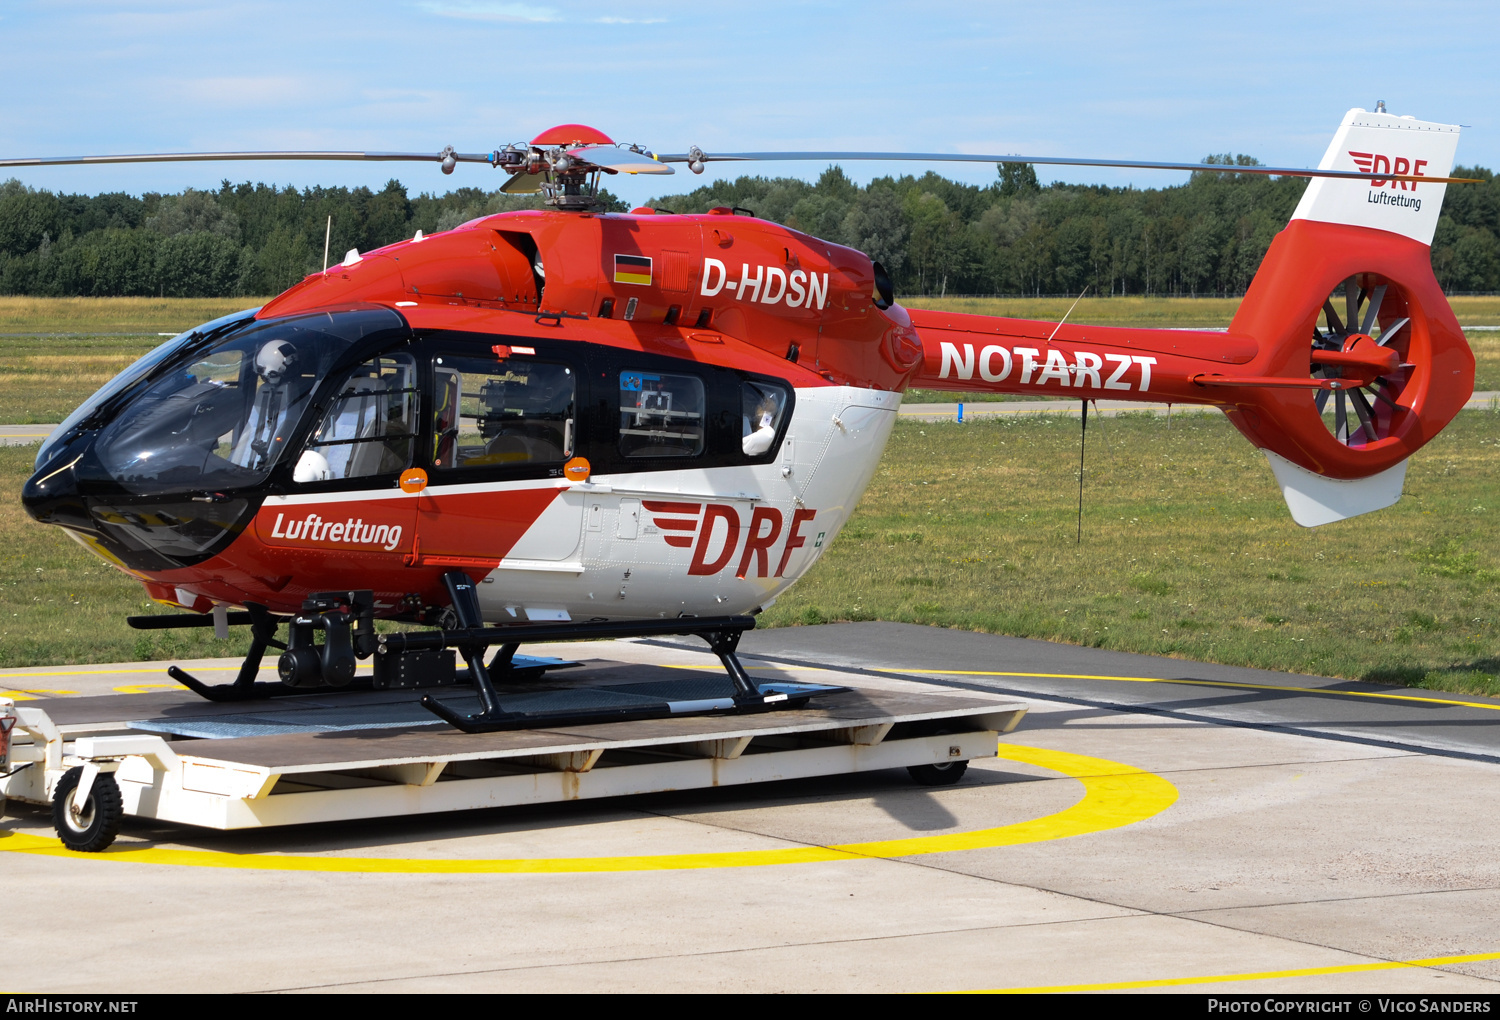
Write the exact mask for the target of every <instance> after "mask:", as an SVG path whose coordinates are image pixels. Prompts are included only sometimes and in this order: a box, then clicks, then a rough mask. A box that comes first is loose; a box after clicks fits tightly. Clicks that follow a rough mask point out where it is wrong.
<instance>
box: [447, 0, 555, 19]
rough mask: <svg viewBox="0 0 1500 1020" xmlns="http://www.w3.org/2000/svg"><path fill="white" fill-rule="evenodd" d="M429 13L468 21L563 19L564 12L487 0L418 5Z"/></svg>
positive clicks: (462, 0)
mask: <svg viewBox="0 0 1500 1020" xmlns="http://www.w3.org/2000/svg"><path fill="white" fill-rule="evenodd" d="M418 6H419V7H421V8H422V10H424V11H426V12H427V13H428V14H436V15H438V16H439V17H443V18H463V19H464V20H466V21H526V22H533V23H536V22H548V21H561V20H563V19H562V14H561V13H560V12H559V11H558V10H557V9H556V8H553V7H533V6H531V5H530V4H515V3H490V2H486V0H448V2H442V0H428V2H426V3H422V4H419V5H418Z"/></svg>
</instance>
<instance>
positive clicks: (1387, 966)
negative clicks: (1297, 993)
mask: <svg viewBox="0 0 1500 1020" xmlns="http://www.w3.org/2000/svg"><path fill="white" fill-rule="evenodd" d="M1489 960H1500V953H1468V954H1466V955H1463V956H1430V957H1428V958H1427V959H1425V960H1382V961H1380V962H1379V963H1346V964H1340V965H1337V966H1333V967H1300V968H1298V969H1296V970H1261V971H1251V972H1248V973H1245V974H1206V975H1202V976H1199V977H1181V978H1156V979H1148V980H1145V981H1104V982H1099V983H1096V984H1086V985H1035V986H1033V987H1031V988H986V989H983V990H982V991H984V992H988V993H993V994H1005V995H1021V994H1036V993H1039V992H1116V991H1126V990H1128V989H1131V988H1173V987H1181V986H1183V985H1217V984H1227V983H1230V982H1233V981H1274V980H1275V979H1277V978H1296V977H1322V976H1324V975H1327V974H1364V973H1369V972H1372V971H1381V970H1402V969H1405V968H1411V967H1447V966H1451V965H1452V964H1455V963H1484V962H1487V961H1489Z"/></svg>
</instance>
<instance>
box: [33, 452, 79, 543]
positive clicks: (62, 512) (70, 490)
mask: <svg viewBox="0 0 1500 1020" xmlns="http://www.w3.org/2000/svg"><path fill="white" fill-rule="evenodd" d="M87 452H88V446H87V444H78V445H76V446H75V447H74V448H72V449H68V450H63V451H60V452H59V454H58V455H57V456H55V457H53V458H51V459H50V460H49V461H48V462H47V464H46V465H45V466H44V467H42V468H40V469H39V470H38V471H37V473H36V474H34V475H32V476H31V477H30V478H28V479H27V480H26V484H25V485H24V486H23V487H22V488H21V505H22V506H24V507H25V508H26V512H27V513H28V514H30V515H31V516H32V517H33V518H34V519H35V520H38V521H40V522H42V523H43V524H58V525H61V526H63V527H65V528H73V529H75V530H82V531H92V530H93V522H92V518H91V517H90V515H89V511H88V506H87V505H86V504H85V503H84V501H83V497H82V495H80V494H79V491H78V473H77V470H76V468H77V466H78V462H79V461H81V460H82V459H83V457H84V454H86V453H87Z"/></svg>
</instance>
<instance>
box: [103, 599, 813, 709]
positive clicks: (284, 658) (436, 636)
mask: <svg viewBox="0 0 1500 1020" xmlns="http://www.w3.org/2000/svg"><path fill="white" fill-rule="evenodd" d="M443 583H444V586H445V587H446V588H447V590H448V595H449V598H450V602H451V606H450V607H449V608H446V609H444V610H442V611H441V613H440V614H434V613H431V612H428V613H425V614H423V615H424V618H425V617H432V618H435V619H436V620H437V621H438V622H439V623H440V624H443V625H446V626H434V627H432V629H430V630H426V631H400V632H395V633H386V634H377V633H376V631H375V611H374V598H373V594H372V593H371V592H369V591H349V592H322V593H318V594H315V595H313V596H311V597H310V598H308V599H307V600H305V601H304V602H303V604H302V611H301V612H300V613H298V614H297V615H295V616H292V617H290V618H286V619H285V621H284V622H285V623H286V626H287V631H288V636H287V641H286V642H285V643H283V642H281V641H279V640H277V638H276V634H277V631H278V629H279V628H280V626H281V625H282V623H283V619H282V618H279V617H277V616H274V615H272V614H271V613H269V612H267V611H266V609H265V608H264V607H263V606H259V605H256V604H254V603H247V604H246V609H245V611H244V612H238V611H237V612H232V613H231V612H227V611H226V610H225V609H224V608H223V607H217V608H216V609H215V612H214V613H213V614H212V615H208V616H181V617H175V616H172V617H163V616H144V617H143V616H132V617H129V618H128V620H127V622H128V623H129V624H130V625H131V626H132V627H136V628H138V629H144V630H158V629H166V628H171V627H208V626H213V627H215V628H216V629H217V630H218V631H219V633H220V634H221V635H225V634H226V633H227V628H228V627H229V626H249V627H250V629H251V643H250V650H249V652H248V653H247V654H246V656H245V659H244V662H243V664H242V665H241V667H240V671H239V675H238V676H237V677H236V678H235V680H234V682H233V683H229V684H217V685H212V686H210V685H208V684H205V683H203V682H202V681H200V680H198V679H197V678H196V677H194V676H193V675H192V674H190V673H188V672H187V671H186V670H184V669H182V668H180V667H178V666H171V667H168V669H167V675H168V676H170V677H171V678H172V679H173V680H176V681H177V682H178V683H180V684H182V685H183V686H184V687H186V688H187V689H188V690H190V691H192V692H193V693H194V694H197V695H198V696H199V697H202V698H205V699H207V700H209V701H216V702H239V701H262V700H266V699H269V698H281V697H289V696H295V695H299V694H308V693H313V692H318V693H327V692H328V691H329V690H330V689H334V690H362V689H364V690H367V689H371V688H373V689H377V690H383V689H394V688H442V687H451V686H456V685H460V684H465V685H468V686H471V687H473V688H474V690H475V692H476V693H477V695H478V698H479V705H478V709H479V710H478V711H477V712H461V711H459V710H457V709H455V708H454V707H452V706H451V705H450V704H449V703H448V702H447V701H445V700H444V699H441V698H438V697H435V696H432V695H428V696H427V697H424V698H423V699H422V702H421V704H422V705H423V706H424V707H425V708H426V709H427V710H428V711H429V712H431V713H432V714H433V715H436V716H437V717H438V718H440V719H442V720H443V721H445V722H447V723H449V724H450V725H452V726H454V727H456V728H457V729H460V730H462V731H464V732H466V733H483V732H489V731H492V730H504V729H525V728H531V727H538V726H547V725H554V724H560V723H578V722H602V721H606V720H618V719H632V718H655V717H658V716H662V715H666V714H672V713H681V712H683V711H690V710H696V711H724V710H734V711H739V712H745V711H765V710H768V709H774V708H789V707H795V706H799V705H801V704H804V703H805V702H806V701H807V699H808V698H810V697H812V696H813V695H815V694H821V693H826V691H830V690H838V689H841V688H821V687H817V686H816V685H813V686H809V685H790V686H788V685H781V686H779V687H768V688H764V689H763V688H761V687H759V686H757V685H756V683H755V681H754V680H752V679H751V678H750V675H749V674H748V673H746V672H745V669H744V667H743V666H742V665H741V664H740V661H739V658H738V656H737V655H736V649H737V647H738V645H739V640H740V635H741V634H743V633H744V632H745V631H746V630H750V629H752V628H754V626H755V619H754V617H749V616H727V617H678V618H674V619H666V620H629V621H604V622H587V623H571V622H569V623H546V624H535V625H530V626H527V625H510V626H504V627H486V626H485V625H484V620H483V617H482V615H481V613H480V608H479V600H478V597H477V595H476V594H475V591H474V582H473V581H472V580H471V579H470V578H469V576H468V575H467V574H465V573H464V572H462V571H458V570H454V571H449V572H448V573H447V574H445V575H444V576H443ZM319 634H321V635H322V641H321V643H319V642H318V641H317V640H316V638H317V636H318V635H319ZM693 634H696V635H698V636H699V637H702V638H703V639H704V640H705V641H706V642H707V643H708V646H709V648H710V650H712V651H713V653H714V654H715V655H716V656H717V657H718V659H719V661H720V663H721V664H722V665H723V667H724V671H725V674H726V675H727V677H728V679H729V681H730V684H731V686H732V690H731V691H729V692H727V693H726V694H725V695H724V696H723V697H717V696H716V697H712V698H706V699H705V698H699V699H688V700H686V701H682V702H681V703H680V704H679V703H677V702H671V703H664V702H660V701H657V702H652V703H650V704H646V703H643V702H635V703H630V704H624V703H620V702H618V701H617V700H611V699H609V698H602V699H601V698H594V699H580V698H578V697H564V698H553V699H550V700H546V702H545V703H546V704H548V705H549V706H550V707H549V708H546V709H543V708H540V707H538V700H539V699H536V698H532V699H530V700H529V701H527V702H524V703H523V702H518V701H517V700H516V699H515V698H513V697H512V698H507V699H505V700H502V699H501V697H500V695H499V693H498V692H497V691H496V684H497V683H498V684H502V685H504V684H518V683H527V682H533V681H536V680H539V679H541V678H542V676H543V675H544V674H545V673H546V672H548V671H549V670H555V669H565V668H569V667H572V666H576V665H578V664H577V663H576V662H570V661H568V660H564V659H554V658H536V657H531V656H523V655H518V654H517V650H518V649H519V648H520V646H521V645H522V644H523V643H527V642H543V641H547V642H551V641H567V640H590V639H593V640H599V639H606V638H620V637H650V636H663V635H693ZM493 646H498V647H497V648H496V650H495V652H494V654H493V655H492V656H490V658H489V661H488V662H486V661H485V657H486V655H487V654H488V653H489V649H490V648H491V647H493ZM268 648H279V649H281V650H282V654H281V657H280V659H279V660H278V663H277V672H278V674H279V676H280V681H279V682H274V683H261V682H257V680H256V675H257V673H258V672H259V670H260V664H261V661H262V659H263V658H264V656H265V653H266V650H267V649H268ZM457 655H462V656H463V658H464V660H465V662H466V663H467V668H466V669H458V668H457V666H456V662H455V659H456V656H457ZM371 657H373V659H374V675H373V676H372V677H371V678H370V679H369V680H368V681H366V680H362V679H359V680H357V679H356V677H355V665H356V660H357V659H364V658H371ZM699 702H701V703H702V704H701V706H699V707H697V708H694V709H690V708H688V707H686V706H687V705H688V704H689V703H692V704H694V705H697V704H698V703H699Z"/></svg>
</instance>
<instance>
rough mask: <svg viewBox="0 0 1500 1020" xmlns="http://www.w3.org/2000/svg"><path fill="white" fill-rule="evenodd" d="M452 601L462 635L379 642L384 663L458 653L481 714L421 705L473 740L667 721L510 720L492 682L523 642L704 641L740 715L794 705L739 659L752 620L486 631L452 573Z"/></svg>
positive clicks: (568, 715)
mask: <svg viewBox="0 0 1500 1020" xmlns="http://www.w3.org/2000/svg"><path fill="white" fill-rule="evenodd" d="M443 583H444V585H445V586H446V587H447V588H448V592H449V596H450V597H451V599H452V601H453V613H454V616H456V617H457V618H458V622H459V624H460V626H459V627H458V628H456V629H438V630H436V631H427V632H417V633H411V632H407V633H399V634H382V635H381V636H380V637H379V639H378V640H379V647H380V653H381V654H382V655H390V654H400V653H402V652H408V651H418V650H432V649H442V648H455V649H457V650H458V651H459V653H460V654H461V655H463V657H464V659H465V661H467V662H468V664H469V679H470V680H471V681H472V682H473V685H474V689H475V693H477V694H478V696H479V706H480V710H479V711H478V712H477V713H473V714H464V713H461V712H458V711H456V710H455V709H452V708H450V707H448V706H447V705H445V704H444V703H443V702H442V701H439V700H438V699H437V698H435V697H434V696H432V695H431V694H429V695H426V696H424V697H423V698H422V704H423V706H424V707H426V708H427V710H428V711H430V712H432V713H433V714H434V715H436V716H437V717H438V718H440V719H442V720H443V721H444V722H447V723H448V724H449V725H451V726H454V727H456V728H457V729H460V730H463V731H464V732H466V733H483V732H487V731H492V730H502V729H521V728H527V727H542V726H547V725H555V724H560V723H575V724H576V723H584V722H603V721H611V720H623V719H637V718H650V717H653V716H658V715H664V714H667V712H668V711H669V710H668V709H665V708H664V707H660V706H651V707H645V706H642V707H639V708H636V707H620V708H587V709H578V710H571V711H570V710H563V711H556V712H548V713H544V714H532V713H520V712H508V711H506V710H505V708H504V707H503V706H502V704H501V702H500V698H499V695H498V694H497V693H496V691H495V686H494V682H493V681H492V679H491V677H490V671H491V670H492V669H493V670H495V671H496V672H497V673H499V674H500V676H501V677H502V678H504V677H506V676H508V675H509V674H510V672H511V659H512V658H513V656H514V655H515V653H516V649H517V648H519V647H520V646H521V644H522V643H523V642H539V641H570V640H571V641H577V640H590V639H593V640H601V639H606V638H620V637H647V636H652V635H663V634H697V635H698V636H700V637H702V638H703V639H704V640H706V641H707V642H708V644H709V647H710V648H711V649H713V651H714V654H715V655H717V656H718V657H719V661H720V662H722V663H723V664H724V669H725V672H727V673H728V674H729V679H730V680H731V681H732V682H733V684H734V690H735V693H734V704H735V707H736V708H740V709H761V708H767V707H771V706H773V705H774V704H776V703H779V702H785V701H787V700H788V698H787V696H786V695H785V694H781V693H771V694H762V693H761V691H760V689H759V688H758V687H757V686H756V685H755V682H754V681H753V680H751V679H750V676H749V674H748V673H746V672H745V668H744V666H742V665H740V662H739V659H738V658H737V657H736V656H735V648H736V647H737V646H738V645H739V640H740V635H741V634H742V633H744V632H745V631H747V630H750V629H752V628H753V627H754V626H755V618H754V617H750V616H724V617H707V618H701V617H698V618H683V617H679V618H677V619H672V620H633V621H620V622H591V623H554V624H540V625H537V626H512V627H485V626H483V624H482V620H481V618H480V611H479V600H478V596H477V595H476V594H475V591H474V582H473V581H472V580H471V579H470V578H469V577H468V575H467V574H464V573H463V572H462V571H450V572H449V573H448V574H445V575H444V576H443ZM493 644H498V645H500V648H499V649H498V650H497V651H496V653H495V655H494V658H493V659H492V660H491V661H490V664H489V666H486V665H485V661H484V655H485V652H486V651H488V649H489V647H490V645H493Z"/></svg>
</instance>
